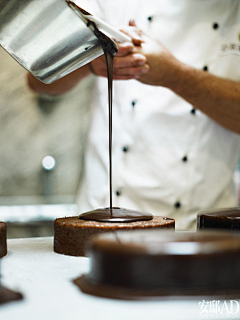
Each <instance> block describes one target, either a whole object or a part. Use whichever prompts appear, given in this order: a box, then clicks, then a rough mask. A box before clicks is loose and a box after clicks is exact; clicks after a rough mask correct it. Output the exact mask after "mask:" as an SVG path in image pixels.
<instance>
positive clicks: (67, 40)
mask: <svg viewBox="0 0 240 320" xmlns="http://www.w3.org/2000/svg"><path fill="white" fill-rule="evenodd" d="M108 27H109V26H108ZM109 30H110V31H111V27H109V28H108V31H109ZM110 33H111V32H110ZM123 39H124V37H123ZM125 40H127V38H126V37H125ZM0 44H1V46H2V47H3V48H4V49H5V50H6V51H7V52H8V53H9V54H10V55H11V56H12V57H13V58H14V59H15V60H16V61H18V62H19V63H20V64H21V65H22V66H23V67H24V68H25V69H27V70H28V71H29V72H30V73H32V75H33V76H35V77H36V78H37V79H39V80H40V81H42V82H44V83H52V82H54V81H56V80H58V79H60V78H62V77H63V76H65V75H67V74H68V73H70V72H72V71H74V70H76V69H78V68H79V67H81V66H83V65H85V64H87V63H89V62H91V61H92V60H94V59H96V58H97V57H99V56H100V55H102V54H103V50H102V46H101V43H100V40H99V39H98V38H97V37H96V36H95V35H94V33H93V31H92V30H91V29H90V28H88V27H87V26H86V24H85V22H84V19H81V18H80V17H79V16H78V15H77V14H76V12H74V10H72V9H71V8H70V7H69V6H68V4H67V2H66V0H0Z"/></svg>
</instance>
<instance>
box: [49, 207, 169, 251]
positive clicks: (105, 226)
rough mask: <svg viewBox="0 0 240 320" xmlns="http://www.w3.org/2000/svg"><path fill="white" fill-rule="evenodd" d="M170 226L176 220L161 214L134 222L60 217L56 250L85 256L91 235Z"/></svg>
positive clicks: (55, 241)
mask: <svg viewBox="0 0 240 320" xmlns="http://www.w3.org/2000/svg"><path fill="white" fill-rule="evenodd" d="M101 210H104V209H101ZM125 210H126V209H125ZM94 211H98V210H94ZM127 211H128V213H129V214H130V213H131V211H132V212H133V213H134V215H135V214H136V211H134V210H127ZM169 228H170V229H173V230H174V228H175V220H174V219H170V218H165V217H159V216H156V217H153V218H151V220H145V221H134V222H99V221H91V220H83V219H79V217H67V218H59V219H56V220H55V222H54V251H55V252H57V253H61V254H66V255H71V256H85V254H86V252H85V251H86V247H87V245H88V242H89V239H90V237H92V236H93V235H96V234H98V233H105V232H115V231H118V230H138V229H169Z"/></svg>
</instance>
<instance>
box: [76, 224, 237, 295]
mask: <svg viewBox="0 0 240 320" xmlns="http://www.w3.org/2000/svg"><path fill="white" fill-rule="evenodd" d="M89 256H90V259H91V263H90V266H91V269H90V272H89V274H87V275H84V276H81V277H80V278H78V279H76V280H74V282H75V284H77V285H78V286H79V287H80V289H81V290H82V291H83V292H85V293H88V294H92V295H97V296H104V297H108V298H118V299H146V298H147V297H148V298H149V297H155V298H156V297H158V298H163V297H166V296H191V297H195V298H196V297H198V298H199V296H200V295H204V296H205V297H206V296H208V295H209V296H211V300H213V299H214V297H215V296H216V297H219V296H221V297H238V298H239V297H240V272H239V270H240V236H238V235H236V234H233V233H228V232H220V231H219V232H204V231H202V232H199V233H189V232H188V233H174V232H167V231H166V232H164V231H162V232H158V231H157V230H152V231H145V232H142V231H134V232H121V231H120V232H116V233H115V234H105V235H98V236H96V237H94V238H93V239H92V240H91V247H90V249H89Z"/></svg>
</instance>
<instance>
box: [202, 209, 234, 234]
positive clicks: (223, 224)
mask: <svg viewBox="0 0 240 320" xmlns="http://www.w3.org/2000/svg"><path fill="white" fill-rule="evenodd" d="M197 228H198V230H201V229H225V230H233V231H236V232H240V208H231V209H223V210H218V211H217V210H215V211H209V212H202V213H199V214H198V217H197Z"/></svg>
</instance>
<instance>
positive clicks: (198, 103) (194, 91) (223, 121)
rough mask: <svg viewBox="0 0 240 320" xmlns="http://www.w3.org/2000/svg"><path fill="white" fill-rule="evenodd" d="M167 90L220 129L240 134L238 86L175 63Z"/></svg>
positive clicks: (239, 91)
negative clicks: (219, 126)
mask: <svg viewBox="0 0 240 320" xmlns="http://www.w3.org/2000/svg"><path fill="white" fill-rule="evenodd" d="M167 87H168V88H169V89H171V90H172V91H173V92H175V93H176V94H178V95H179V96H181V97H182V98H183V99H185V100H186V101H188V102H189V103H191V104H192V105H193V107H194V108H196V109H199V110H201V111H202V112H203V113H205V114H206V115H207V116H209V117H210V118H211V119H213V120H214V121H216V122H217V123H219V124H220V125H222V126H224V127H225V128H227V129H229V130H231V131H234V132H236V133H238V134H240V83H237V82H234V81H229V80H225V79H221V78H218V77H215V76H213V75H211V74H209V73H207V72H205V71H202V70H197V69H194V68H192V67H189V66H187V65H185V64H182V63H177V64H176V70H175V76H174V78H172V81H170V82H169V83H168V85H167Z"/></svg>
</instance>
